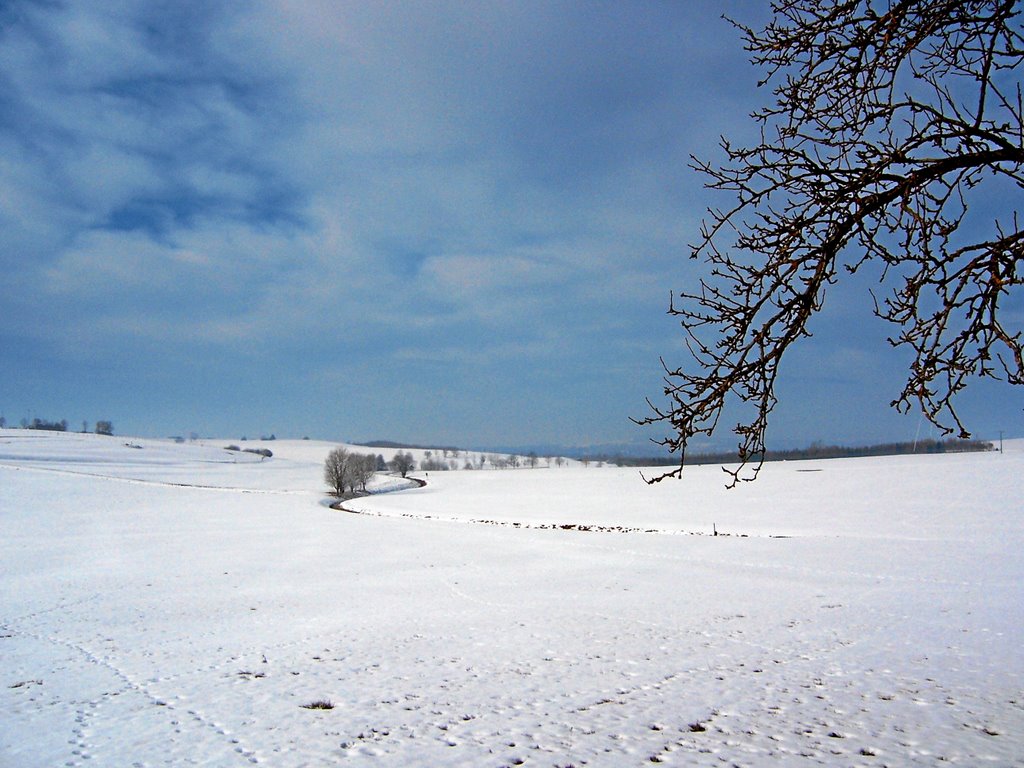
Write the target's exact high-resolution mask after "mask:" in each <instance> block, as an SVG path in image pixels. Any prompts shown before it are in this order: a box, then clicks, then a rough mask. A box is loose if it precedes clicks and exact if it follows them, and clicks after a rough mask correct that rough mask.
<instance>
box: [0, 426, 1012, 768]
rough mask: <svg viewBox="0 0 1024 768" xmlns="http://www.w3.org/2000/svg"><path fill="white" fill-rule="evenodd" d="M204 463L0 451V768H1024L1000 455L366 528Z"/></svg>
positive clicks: (416, 495)
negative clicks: (943, 766) (652, 767)
mask: <svg viewBox="0 0 1024 768" xmlns="http://www.w3.org/2000/svg"><path fill="white" fill-rule="evenodd" d="M230 442H231V441H228V440H224V441H202V442H200V443H186V444H180V445H179V444H175V443H173V442H171V441H153V440H142V439H133V438H119V437H116V436H115V437H102V436H95V435H74V434H61V433H35V432H26V431H22V430H0V713H2V714H0V765H2V766H29V767H31V766H77V765H82V766H84V765H109V766H157V765H217V766H220V765H224V766H235V765H239V766H240V765H252V764H261V765H271V766H286V767H287V766H322V765H354V766H360V765H367V766H369V765H372V766H438V765H446V766H448V765H451V766H495V767H496V768H497V766H507V765H526V766H556V765H557V766H566V765H575V766H583V765H588V766H629V765H649V764H652V763H658V764H665V765H717V764H722V765H732V764H737V765H743V766H760V765H822V764H825V765H888V766H897V765H907V766H918V765H920V766H924V765H929V766H930V765H936V764H939V763H940V762H942V763H948V764H952V765H965V766H978V765H996V766H1007V765H1021V764H1024V763H1022V762H1021V759H1022V758H1021V756H1022V755H1024V736H1022V734H1024V684H1022V681H1024V675H1022V672H1024V654H1021V652H1020V648H1021V647H1024V642H1022V641H1024V599H1022V598H1024V594H1022V591H1024V590H1022V586H1024V561H1022V558H1021V556H1020V553H1021V551H1022V545H1024V520H1022V518H1021V514H1020V513H1021V498H1022V497H1024V494H1022V491H1024V487H1022V485H1024V444H1021V443H1020V442H1018V441H1008V442H1007V443H1006V451H1005V453H1002V454H999V453H985V454H962V455H941V456H910V457H893V458H871V459H849V460H833V461H816V462H789V463H779V464H772V465H767V466H766V468H765V470H764V473H763V476H762V478H761V479H760V480H759V481H758V482H757V483H754V484H748V485H744V486H741V487H739V488H737V489H735V490H733V491H726V490H725V489H724V484H725V481H726V478H725V476H724V475H723V473H722V472H721V471H720V469H719V468H717V467H693V468H688V469H687V471H686V472H685V473H684V479H683V480H681V481H678V482H675V481H666V482H664V483H661V484H659V485H655V486H647V485H645V484H644V483H643V482H642V481H641V479H640V477H639V475H638V473H637V472H636V470H630V469H615V468H600V469H599V468H596V467H593V466H592V467H590V468H586V469H584V468H581V467H579V466H574V467H570V468H555V467H551V468H543V469H541V468H538V469H532V470H531V469H518V470H504V471H490V470H484V471H473V472H469V471H459V472H431V473H430V475H429V477H428V478H426V479H427V481H428V485H427V486H426V487H425V488H422V489H415V490H408V491H403V492H400V493H387V494H379V495H373V496H370V497H366V498H360V499H354V500H351V501H349V502H346V504H345V506H346V508H347V509H351V510H354V511H356V512H359V513H362V514H351V513H347V512H342V511H336V510H332V509H330V508H329V507H328V506H326V501H327V497H326V492H325V489H324V487H323V481H322V477H321V475H322V462H323V458H324V456H326V454H327V452H328V451H329V450H330V449H331V448H332V447H333V444H328V443H319V442H316V441H284V440H278V441H271V442H267V443H256V442H255V441H250V442H248V443H246V444H244V445H242V444H239V445H242V447H268V448H270V449H271V450H272V451H273V452H274V456H273V458H271V459H267V460H261V459H260V457H259V456H254V455H252V454H240V453H237V452H233V451H232V452H228V451H225V450H224V446H226V445H228V444H230ZM132 446H139V447H132ZM352 449H353V450H357V451H358V450H361V449H359V448H358V447H355V446H353V447H352ZM362 450H363V452H368V449H362ZM375 452H376V451H375ZM460 461H461V460H460ZM380 482H381V485H380V486H379V489H384V488H386V487H387V486H388V484H393V483H394V482H396V481H395V480H394V479H390V480H381V481H380ZM560 526H569V528H568V529H563V528H561V527H560ZM586 527H589V528H590V530H581V528H586ZM713 531H717V532H718V533H719V534H720V535H718V536H713V535H712V533H713ZM318 701H329V702H331V704H332V705H333V708H331V709H307V708H305V707H304V706H303V705H308V704H313V703H315V702H318Z"/></svg>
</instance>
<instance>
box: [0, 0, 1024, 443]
mask: <svg viewBox="0 0 1024 768" xmlns="http://www.w3.org/2000/svg"><path fill="white" fill-rule="evenodd" d="M723 11H725V12H728V13H730V14H732V15H735V16H737V17H739V18H742V19H745V20H750V21H753V22H756V21H757V18H756V17H757V15H758V14H760V13H763V10H762V9H761V8H760V6H758V5H755V4H748V3H743V2H686V3H665V2H642V3H634V2H613V3H612V2H609V3H602V2H522V3H443V2H422V3H421V2H416V3H377V2H375V3H348V2H345V3H342V2H317V1H316V0H296V1H294V2H286V1H284V0H279V1H278V2H270V1H264V0H246V1H245V2H220V3H208V2H187V1H184V0H182V1H181V2H174V3H165V2H135V3H123V4H122V3H118V4H111V3H106V2H88V1H83V0H76V2H68V3H60V2H45V3H43V2H40V3H33V2H12V3H5V4H4V5H3V6H2V8H0V266H2V278H0V413H2V414H3V415H4V416H5V417H6V418H7V421H8V422H9V423H17V422H18V421H19V420H20V419H21V418H24V417H27V418H31V417H34V416H38V417H42V418H48V419H60V418H67V419H68V420H69V421H70V422H71V423H72V426H78V425H80V423H81V421H82V420H83V419H85V420H89V422H90V423H92V422H93V421H95V420H96V419H110V420H112V421H113V422H114V426H115V429H116V430H117V431H118V432H120V433H123V434H129V433H130V434H140V435H170V434H187V433H189V432H192V431H196V432H199V433H201V434H210V435H223V436H240V435H249V436H257V435H259V434H270V433H275V434H277V435H278V436H279V437H282V436H291V437H300V436H304V435H308V436H310V437H319V438H326V439H347V440H359V439H372V438H390V439H397V440H408V441H417V442H442V443H448V444H458V445H463V446H467V447H471V446H491V445H498V444H501V445H510V444H528V443H554V444H562V445H593V444H603V443H623V442H633V441H642V440H643V439H644V438H645V436H646V434H647V433H644V432H642V431H641V430H640V429H639V428H637V427H635V426H634V425H633V424H631V423H630V421H629V417H630V416H641V415H644V414H645V413H646V406H645V404H644V398H645V397H648V396H650V397H652V398H654V399H657V396H658V394H659V391H660V389H659V385H660V375H661V372H660V367H659V363H658V358H659V356H664V357H665V358H666V359H667V360H668V361H669V362H672V363H677V362H681V361H682V360H683V359H684V351H683V346H682V338H681V334H680V333H679V331H678V325H677V323H676V322H675V321H674V320H673V319H671V318H669V317H667V316H666V314H665V310H666V308H667V303H668V297H669V291H670V290H676V291H677V292H678V291H680V290H687V289H690V288H692V287H693V285H694V284H695V281H696V279H697V277H698V276H699V275H700V274H701V270H702V265H700V264H699V263H694V262H691V261H690V260H689V259H688V258H687V248H686V245H687V243H689V242H692V240H693V239H694V237H695V234H696V232H697V228H698V225H699V221H700V218H701V216H702V212H703V211H704V209H705V208H706V207H707V206H708V205H709V204H723V203H724V201H721V200H716V199H715V198H714V197H712V196H710V195H709V194H708V193H707V192H705V191H704V190H703V189H702V184H701V180H700V178H699V177H697V176H696V175H695V174H694V173H692V172H691V171H690V170H689V169H688V168H687V161H688V157H689V155H690V154H691V153H696V154H698V155H703V156H712V157H713V156H715V151H716V144H717V140H718V137H719V135H720V134H722V133H725V134H728V135H729V136H730V137H735V138H737V139H740V140H742V139H743V138H744V137H748V136H750V135H751V127H750V125H749V124H748V122H747V121H746V119H745V118H746V115H747V114H748V113H749V112H750V111H751V110H753V109H754V108H756V107H757V106H758V105H759V104H760V103H761V102H762V101H763V100H764V99H765V98H767V97H768V94H767V93H766V92H758V91H757V89H756V87H755V83H756V79H757V72H756V71H754V70H753V69H752V68H751V67H750V66H749V65H748V64H747V62H746V58H745V54H744V52H743V51H742V46H741V44H740V41H739V39H738V36H737V34H736V32H735V31H734V30H733V29H732V28H731V27H730V26H729V25H728V24H727V23H726V22H724V21H722V20H721V18H720V14H721V13H722V12H723ZM870 287H871V283H870V280H864V279H861V280H859V281H858V284H857V285H854V286H851V287H850V288H849V289H846V288H839V289H837V290H835V291H833V293H832V294H831V295H830V296H829V297H828V299H827V311H826V313H825V314H824V315H823V316H822V317H821V318H820V319H819V320H818V322H817V324H816V325H815V327H814V330H815V331H816V336H815V338H814V339H813V340H812V341H811V343H808V344H805V345H804V346H803V348H801V349H800V350H794V354H793V355H792V359H791V360H790V362H789V365H788V368H787V370H786V372H785V375H784V381H783V382H782V387H781V389H780V393H779V394H780V396H781V399H782V403H781V404H780V406H779V408H778V411H777V415H776V417H775V419H774V422H773V426H772V431H771V437H772V438H773V440H774V441H775V444H777V445H779V446H789V445H799V444H805V443H809V442H811V441H813V440H824V441H826V442H845V443H862V442H874V441H878V440H890V439H913V438H914V437H915V436H916V435H920V436H931V435H932V434H933V432H932V430H930V429H929V428H927V427H926V426H923V425H922V424H921V421H920V419H919V418H918V417H917V416H910V417H900V416H898V415H897V414H895V413H894V412H892V411H891V410H890V409H889V408H888V406H887V404H888V402H889V401H890V400H891V399H893V398H894V397H895V396H896V395H897V394H898V392H899V390H900V388H901V384H902V372H903V367H904V366H905V365H906V357H905V355H903V354H901V353H899V352H893V351H891V350H889V349H888V348H887V345H886V344H885V337H886V336H887V334H888V329H887V328H886V327H885V326H884V325H882V324H881V322H880V321H878V320H875V319H874V318H873V317H872V316H871V314H870V308H871V303H870V297H869V295H868V294H867V290H868V289H869V288H870ZM962 409H963V412H964V415H965V416H966V417H967V419H968V420H969V426H971V427H974V428H976V431H977V433H978V434H979V436H982V437H993V436H996V435H998V430H1000V429H1002V430H1004V431H1005V432H1006V433H1007V434H1008V435H1009V434H1024V430H1022V423H1021V422H1022V419H1021V401H1020V396H1019V394H1018V393H1016V392H1013V391H1010V390H1009V389H1008V388H1006V387H998V386H996V387H992V386H985V387H978V388H976V390H975V391H973V392H972V393H970V394H969V395H968V396H966V397H965V398H964V400H963V402H962ZM733 443H734V439H733V438H732V437H731V436H730V435H729V434H728V433H725V434H723V435H722V436H721V437H719V438H718V439H717V440H716V441H715V446H716V447H728V446H731V445H732V444H733ZM709 447H710V446H709Z"/></svg>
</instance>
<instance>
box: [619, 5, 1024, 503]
mask: <svg viewBox="0 0 1024 768" xmlns="http://www.w3.org/2000/svg"><path fill="white" fill-rule="evenodd" d="M772 7H773V11H774V18H773V20H772V21H771V22H770V23H769V24H768V25H767V27H766V28H765V29H763V30H754V29H751V28H749V27H746V26H743V25H741V24H735V25H736V26H737V27H738V28H739V29H740V30H741V32H742V35H743V38H744V40H745V43H746V49H747V50H748V51H749V52H750V54H751V60H752V62H753V63H754V64H755V65H757V66H759V67H761V68H763V70H764V72H765V76H764V79H763V80H762V82H761V85H764V84H766V83H768V82H769V81H771V82H772V83H773V84H774V90H773V96H774V99H773V100H772V103H771V105H770V106H767V107H765V108H763V109H761V110H760V111H758V112H756V113H755V114H754V119H755V120H756V121H757V122H758V123H759V124H760V127H761V140H760V142H759V143H758V144H757V145H756V146H753V147H748V148H740V147H734V146H733V145H732V144H730V143H729V142H728V141H727V140H726V139H723V141H722V147H723V149H724V152H725V160H724V161H723V162H722V163H721V164H720V165H716V164H712V163H709V162H705V161H701V160H697V159H696V158H695V159H694V168H695V169H696V170H697V171H699V172H700V173H702V174H703V175H704V176H705V177H706V178H707V186H708V187H709V188H711V189H715V190H722V191H724V192H728V193H731V195H732V196H734V198H735V202H734V203H733V204H732V205H731V207H728V208H725V209H723V210H711V211H709V218H708V219H707V220H706V221H705V222H704V225H703V227H702V230H701V237H700V239H699V240H698V242H697V243H696V245H694V246H693V247H692V253H691V256H692V257H693V258H704V259H706V260H707V261H708V262H709V263H710V265H711V269H710V277H709V278H707V279H706V280H702V281H701V283H700V289H699V291H696V292H693V293H683V294H681V295H680V297H679V299H680V301H677V300H676V298H675V297H673V300H672V301H671V303H670V307H669V313H670V314H672V315H675V316H677V317H679V318H681V323H682V326H683V329H684V332H685V335H686V337H687V343H688V345H689V348H690V350H691V352H692V354H693V357H694V358H695V363H696V365H695V366H694V368H693V369H692V370H691V369H687V370H684V369H683V368H682V367H679V368H670V367H669V366H668V365H667V364H665V363H664V361H663V366H664V367H665V378H664V381H665V386H664V394H665V396H666V397H667V398H668V404H667V406H664V407H659V406H655V405H654V404H653V403H652V404H651V408H652V415H650V416H648V417H647V418H645V419H641V420H639V423H643V424H652V423H667V424H668V425H669V428H670V432H671V435H670V436H669V437H667V438H665V439H664V440H661V441H660V444H662V445H664V446H666V447H667V448H668V449H669V450H670V451H672V452H677V453H678V454H679V460H680V464H679V467H678V468H677V469H676V470H674V471H672V472H669V473H666V474H664V475H661V476H660V477H657V478H654V479H653V480H651V482H656V481H658V480H661V479H664V478H665V477H671V476H678V475H679V474H680V472H681V471H682V466H683V462H684V460H685V452H686V446H687V443H688V441H689V440H690V439H691V438H692V437H694V436H696V435H711V434H712V432H713V431H714V430H715V429H716V427H717V426H718V424H719V420H720V418H721V417H722V415H723V410H724V408H725V406H726V403H727V401H732V400H735V401H737V402H739V403H743V404H745V405H744V406H741V409H740V410H741V413H742V416H741V419H740V421H739V423H738V424H737V425H736V427H735V428H734V431H735V433H736V434H737V435H738V437H739V445H738V457H739V459H740V467H739V468H738V469H736V470H735V471H734V472H731V473H730V474H731V475H732V484H733V485H734V484H735V483H736V482H738V481H740V480H751V479H753V478H754V477H756V476H757V472H758V470H759V469H760V466H761V462H762V461H763V458H764V453H765V430H766V427H767V424H768V417H769V415H770V414H771V412H772V410H773V409H774V407H775V405H776V397H775V384H776V379H777V376H778V374H779V370H780V362H781V359H782V357H783V355H784V354H785V352H786V351H787V350H788V349H789V347H790V345H791V344H793V343H794V342H796V341H797V340H798V339H801V338H803V337H806V336H810V333H809V331H808V320H809V319H810V318H811V317H812V316H813V315H814V314H815V313H816V312H818V311H819V310H820V309H821V308H822V305H823V302H824V300H825V294H826V288H827V286H829V285H831V284H834V283H835V282H836V281H837V280H839V279H841V276H842V275H844V274H852V273H854V272H856V271H857V270H858V269H860V268H862V267H864V265H866V264H868V263H872V264H875V265H878V267H879V271H880V275H881V278H880V280H881V282H882V283H883V285H886V289H885V290H886V292H887V293H888V295H887V296H885V297H884V298H882V299H881V300H880V299H878V298H875V300H874V312H875V314H876V315H877V316H878V317H880V318H882V319H884V320H886V321H888V322H890V323H892V324H893V325H894V326H895V330H894V335H893V337H892V338H890V339H889V341H890V343H891V344H892V345H893V346H897V347H904V348H907V349H908V350H910V351H911V352H912V355H913V359H912V361H911V363H910V368H909V372H908V375H907V379H906V383H905V386H904V387H903V390H902V392H901V393H900V394H899V396H898V397H896V398H895V399H894V400H893V401H892V403H891V405H892V406H894V407H895V408H896V409H897V410H899V411H900V412H907V411H909V410H911V409H913V408H920V410H921V411H922V412H923V413H924V415H925V416H926V417H927V418H928V419H929V420H930V421H931V422H932V423H933V424H935V425H936V426H937V427H938V428H939V429H940V430H942V432H943V433H944V434H948V433H950V432H953V431H956V432H957V433H958V435H959V436H960V437H964V438H966V437H969V436H970V435H969V432H968V431H967V429H966V428H965V426H964V424H963V423H961V420H960V417H959V416H958V414H957V411H956V409H955V407H954V398H955V396H956V395H957V394H958V393H959V392H960V391H961V390H963V389H964V387H965V386H966V385H967V384H968V383H969V381H970V380H973V379H976V378H993V379H1001V380H1004V381H1006V382H1009V383H1010V384H1013V385H1020V384H1021V383H1024V365H1022V356H1021V330H1020V328H1019V327H1010V326H1009V323H1011V322H1012V321H1014V320H1016V318H1013V317H1011V316H1010V315H1009V314H1007V313H1006V312H1004V313H1003V314H1000V312H999V310H1000V308H1001V306H1005V304H1006V303H1007V302H1008V301H1009V300H1010V298H1011V297H1013V298H1019V287H1020V285H1021V282H1022V278H1021V275H1020V266H1021V262H1022V259H1024V232H1021V230H1020V222H1019V221H1018V208H1019V205H1020V202H1021V200H1022V196H1021V194H1020V192H1021V187H1022V186H1024V177H1022V173H1021V164H1022V162H1024V142H1022V136H1024V131H1022V97H1021V84H1020V73H1019V67H1020V64H1021V59H1022V57H1024V38H1022V34H1021V33H1022V28H1021V23H1020V16H1019V13H1020V2H1019V0H899V1H897V0H831V1H828V0H826V1H823V0H778V1H777V2H775V3H773V6H772ZM734 23H735V22H734ZM969 201H970V202H972V203H978V205H974V206H972V210H971V215H968V202H969ZM982 201H984V205H982V204H981V203H982ZM976 209H977V212H976ZM890 281H891V283H890ZM1017 322H1018V325H1019V320H1018V321H1017ZM751 464H753V468H752V469H750V466H751Z"/></svg>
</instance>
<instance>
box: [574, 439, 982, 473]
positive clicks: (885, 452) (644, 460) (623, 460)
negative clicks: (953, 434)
mask: <svg viewBox="0 0 1024 768" xmlns="http://www.w3.org/2000/svg"><path fill="white" fill-rule="evenodd" d="M991 450H995V448H994V446H993V445H992V443H989V442H985V441H983V440H957V439H949V440H931V439H929V440H917V441H914V442H903V443H879V444H876V445H865V446H853V447H850V446H843V445H825V444H823V443H820V442H815V443H811V445H809V446H808V447H806V448H795V449H791V450H787V451H766V452H765V455H764V461H799V460H801V459H850V458H858V457H865V456H902V455H906V454H915V453H965V452H970V451H991ZM580 461H582V462H584V463H585V464H586V463H589V462H599V463H600V462H604V463H608V464H614V465H615V466H618V467H663V466H672V465H675V464H678V463H679V459H678V458H676V457H672V456H619V455H614V456H609V455H604V454H594V455H591V456H583V457H581V458H580ZM735 461H736V454H735V453H734V452H729V451H724V452H721V453H695V454H688V455H687V457H686V463H687V464H728V463H730V462H735Z"/></svg>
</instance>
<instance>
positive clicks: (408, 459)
mask: <svg viewBox="0 0 1024 768" xmlns="http://www.w3.org/2000/svg"><path fill="white" fill-rule="evenodd" d="M414 469H416V461H415V460H414V459H413V457H412V454H411V453H409V452H408V451H406V452H404V453H403V452H402V451H399V452H398V453H396V454H395V457H394V458H393V459H391V471H392V472H397V473H398V474H400V475H401V476H402V477H405V476H406V475H408V474H409V473H410V472H412V471H413V470H414Z"/></svg>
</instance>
